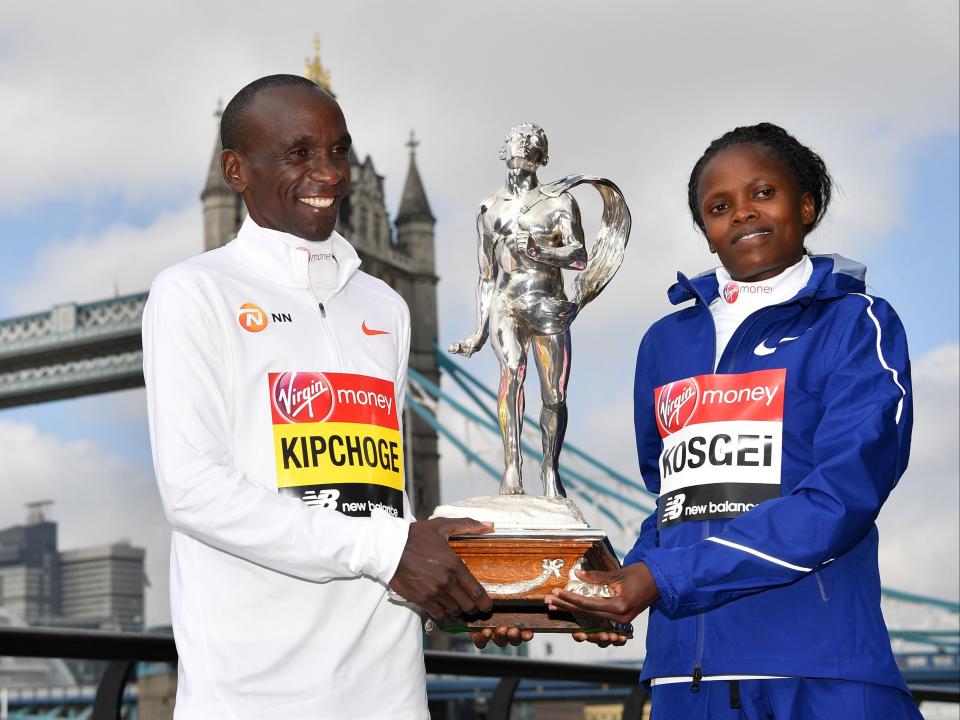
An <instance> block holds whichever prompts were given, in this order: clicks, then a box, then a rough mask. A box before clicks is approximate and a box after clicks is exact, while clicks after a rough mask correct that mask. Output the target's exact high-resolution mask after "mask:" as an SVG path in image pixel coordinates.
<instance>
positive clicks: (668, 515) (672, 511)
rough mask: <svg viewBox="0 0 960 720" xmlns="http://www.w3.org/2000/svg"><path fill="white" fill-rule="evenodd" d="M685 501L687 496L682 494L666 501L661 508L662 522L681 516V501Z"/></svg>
mask: <svg viewBox="0 0 960 720" xmlns="http://www.w3.org/2000/svg"><path fill="white" fill-rule="evenodd" d="M686 499H687V496H686V495H684V494H683V493H677V494H676V495H674V496H673V497H672V498H670V499H669V500H667V502H666V503H665V504H664V506H663V522H669V521H671V520H676V519H677V518H678V517H680V516H681V515H682V514H683V501H684V500H686Z"/></svg>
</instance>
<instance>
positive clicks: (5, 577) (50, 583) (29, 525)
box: [0, 500, 60, 625]
mask: <svg viewBox="0 0 960 720" xmlns="http://www.w3.org/2000/svg"><path fill="white" fill-rule="evenodd" d="M50 504H51V501H50V500H43V501H40V502H35V503H29V504H28V505H27V522H26V523H25V524H24V525H14V526H13V527H9V528H6V529H3V530H0V606H2V607H3V608H4V609H5V610H6V611H7V612H8V613H10V614H12V615H13V616H15V617H18V618H20V619H21V620H23V621H24V622H26V623H27V624H29V625H36V624H41V623H44V622H46V621H48V620H49V619H50V618H54V617H57V616H59V615H60V555H59V553H58V552H57V524H56V523H54V522H50V521H49V520H47V519H46V518H45V517H44V515H43V508H44V507H46V506H47V505H50Z"/></svg>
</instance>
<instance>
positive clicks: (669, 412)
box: [656, 378, 700, 434]
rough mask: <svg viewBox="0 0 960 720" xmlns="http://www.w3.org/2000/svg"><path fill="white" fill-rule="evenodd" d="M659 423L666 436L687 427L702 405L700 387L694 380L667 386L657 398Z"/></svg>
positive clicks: (679, 381) (678, 381)
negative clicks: (698, 406)
mask: <svg viewBox="0 0 960 720" xmlns="http://www.w3.org/2000/svg"><path fill="white" fill-rule="evenodd" d="M656 404H657V423H659V425H660V427H661V429H662V430H663V431H664V432H665V434H671V433H675V432H677V430H679V429H680V428H683V427H685V426H686V424H687V423H688V422H690V418H691V417H693V413H694V412H696V410H697V405H699V404H700V386H699V385H697V381H696V380H694V379H693V378H686V379H685V380H677V381H676V382H672V383H670V384H669V385H665V386H664V387H663V388H662V390H661V392H660V394H659V395H658V396H657V398H656Z"/></svg>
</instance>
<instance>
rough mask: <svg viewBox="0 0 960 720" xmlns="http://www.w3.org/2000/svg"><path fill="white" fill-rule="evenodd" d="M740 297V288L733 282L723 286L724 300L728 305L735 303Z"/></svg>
mask: <svg viewBox="0 0 960 720" xmlns="http://www.w3.org/2000/svg"><path fill="white" fill-rule="evenodd" d="M739 296H740V286H739V285H737V284H736V283H735V282H733V281H732V280H731V281H730V282H728V283H727V284H726V285H724V286H723V299H724V300H726V301H727V302H728V303H735V302H736V301H737V298H738V297H739Z"/></svg>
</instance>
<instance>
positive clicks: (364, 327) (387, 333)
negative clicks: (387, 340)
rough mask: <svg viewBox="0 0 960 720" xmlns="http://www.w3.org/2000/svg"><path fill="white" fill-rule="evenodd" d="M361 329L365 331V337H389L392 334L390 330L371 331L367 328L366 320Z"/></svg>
mask: <svg viewBox="0 0 960 720" xmlns="http://www.w3.org/2000/svg"><path fill="white" fill-rule="evenodd" d="M360 329H361V330H363V334H364V335H389V334H390V332H389V331H388V330H371V329H370V328H368V327H367V321H366V320H364V321H363V324H362V325H360Z"/></svg>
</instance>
